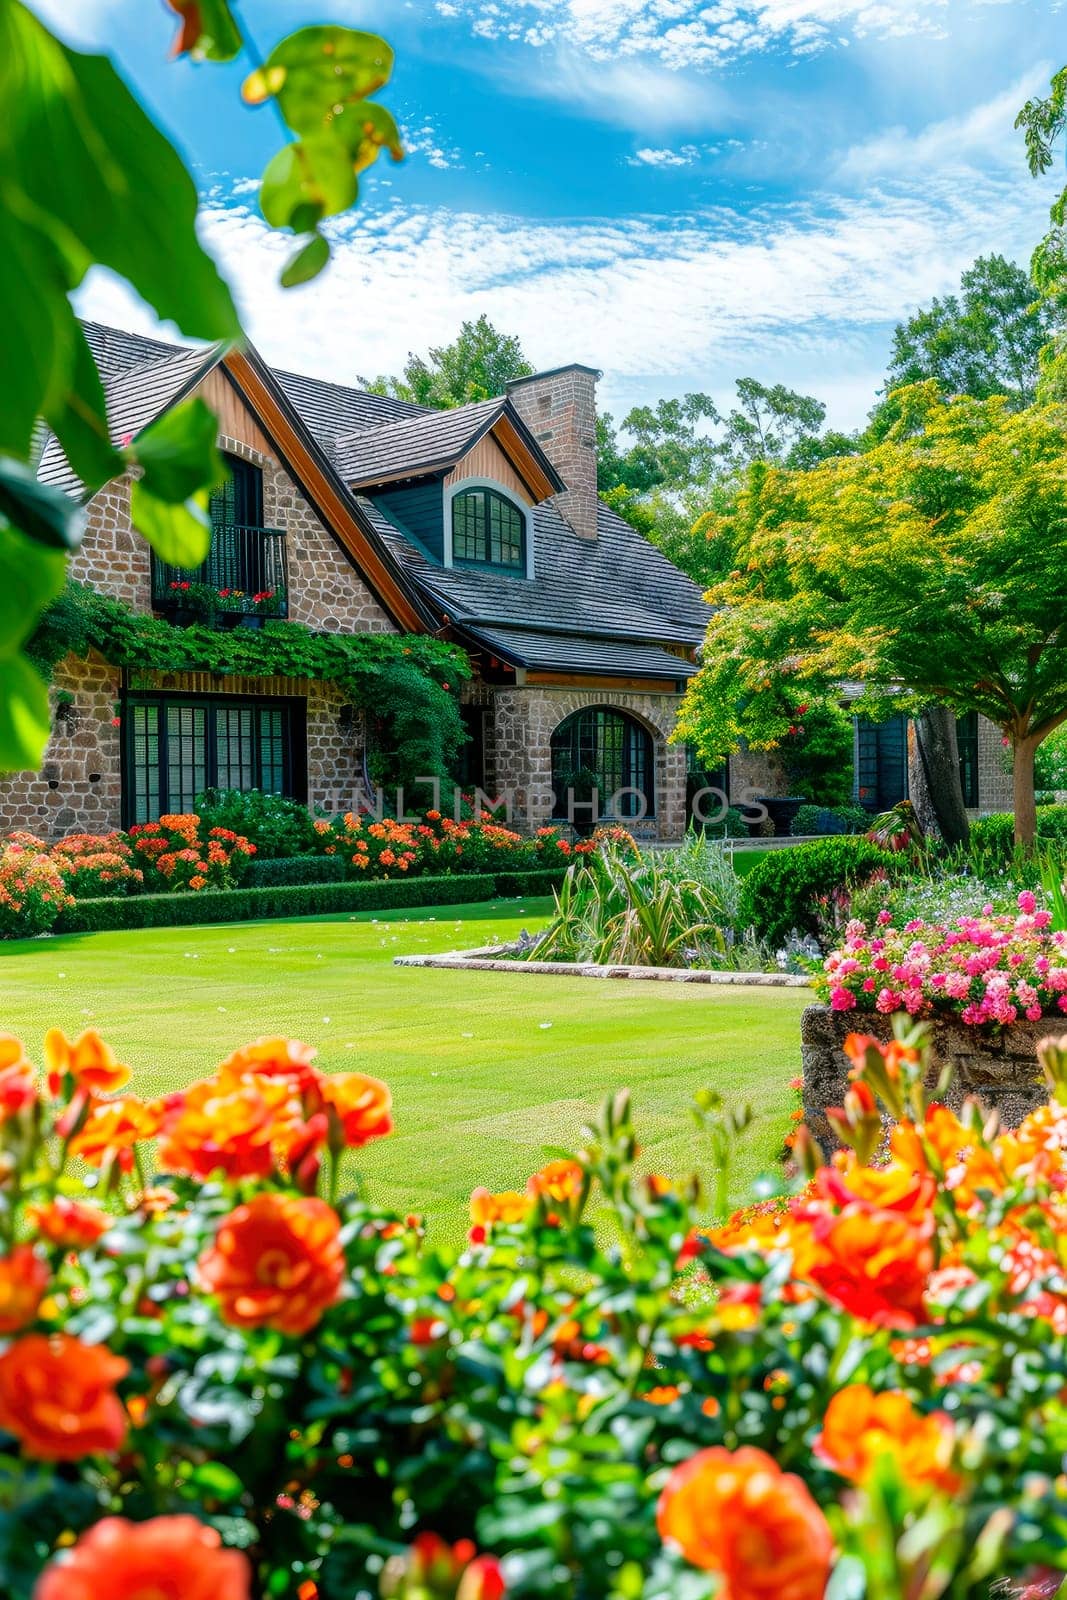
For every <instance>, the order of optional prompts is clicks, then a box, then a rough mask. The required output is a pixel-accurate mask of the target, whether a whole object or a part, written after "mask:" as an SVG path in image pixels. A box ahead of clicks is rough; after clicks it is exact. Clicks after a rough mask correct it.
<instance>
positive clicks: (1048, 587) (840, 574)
mask: <svg viewBox="0 0 1067 1600" xmlns="http://www.w3.org/2000/svg"><path fill="white" fill-rule="evenodd" d="M901 410H902V415H901V421H900V422H899V424H896V425H894V427H893V428H892V429H891V430H890V432H889V434H888V436H887V437H886V438H885V439H884V440H883V441H882V442H880V443H878V444H876V445H874V446H873V447H872V448H871V449H870V450H869V451H867V452H866V453H865V454H863V455H853V456H841V457H836V458H834V459H832V460H829V461H827V462H824V463H823V464H821V465H820V466H817V467H815V468H813V469H812V470H810V471H807V472H798V471H789V470H785V469H779V468H773V467H765V466H763V467H758V468H756V469H754V470H753V471H752V473H751V474H750V477H749V481H748V483H747V484H746V486H745V488H744V490H743V491H742V493H741V494H740V495H739V497H738V501H737V505H736V508H735V509H734V510H733V511H732V513H731V514H730V515H729V516H728V517H727V518H725V519H724V521H725V522H726V524H727V526H726V527H725V528H724V530H723V537H725V538H726V539H727V540H728V548H729V549H730V550H731V551H732V553H733V555H734V566H733V568H732V570H731V571H730V573H729V574H728V575H727V577H725V578H724V579H723V581H722V582H721V583H719V584H718V585H716V586H715V588H714V589H713V590H712V592H711V600H712V603H713V605H714V607H715V610H714V613H713V616H712V618H711V621H710V623H709V627H708V636H707V642H706V645H705V650H704V658H703V659H704V665H703V666H702V668H701V670H700V672H699V674H698V675H697V677H696V678H695V679H694V680H693V682H692V684H691V685H690V689H689V691H688V694H687V696H686V699H685V702H684V704H683V707H682V711H681V715H680V718H679V722H678V727H677V730H676V735H675V736H676V737H677V738H679V739H681V740H685V741H686V742H688V743H691V744H693V745H695V746H696V748H697V749H698V750H699V752H700V754H701V756H702V757H703V759H704V760H706V761H707V762H708V763H709V764H712V765H713V764H715V763H716V762H718V761H720V760H721V759H722V758H723V757H724V756H725V755H727V754H729V753H730V752H731V751H733V750H736V749H737V748H738V747H739V744H740V742H741V741H742V740H745V741H747V742H748V743H749V744H750V745H752V746H754V747H756V748H762V749H773V748H776V747H778V746H779V745H781V743H782V741H783V739H785V738H786V737H787V736H788V727H789V723H788V720H787V717H786V715H785V714H784V713H783V708H782V696H783V693H785V694H786V695H787V696H788V697H791V698H792V699H793V701H794V703H795V700H796V698H797V697H798V696H805V695H807V694H808V693H809V692H812V693H816V692H822V693H828V692H831V691H832V690H833V688H834V686H835V685H836V684H838V683H839V682H841V681H842V680H846V679H851V680H856V681H859V682H861V683H863V684H865V686H866V689H865V696H864V699H863V701H861V702H860V706H859V709H860V711H861V713H862V712H863V711H864V710H866V711H868V712H872V713H874V714H877V713H878V712H879V711H881V712H882V713H883V714H884V711H885V707H886V701H887V699H891V700H892V703H893V705H894V708H895V709H898V710H902V711H910V712H919V711H921V710H922V708H923V707H924V706H925V705H927V704H929V703H930V702H938V703H941V704H944V705H947V706H949V707H950V708H951V709H952V710H953V711H954V712H956V713H957V714H959V713H962V712H968V711H976V712H978V713H979V714H980V715H982V716H985V717H988V718H989V719H990V720H991V721H993V722H994V723H995V724H996V725H997V726H998V727H999V728H1001V730H1002V731H1003V733H1004V736H1005V737H1006V738H1007V739H1008V741H1009V743H1010V746H1011V749H1012V759H1013V771H1014V798H1015V830H1016V837H1017V839H1019V840H1020V842H1022V843H1024V844H1027V845H1030V844H1032V842H1033V839H1034V828H1035V813H1034V758H1035V753H1036V751H1037V749H1038V748H1039V747H1040V745H1041V744H1042V742H1043V741H1044V740H1045V739H1046V738H1047V737H1048V736H1049V734H1050V733H1052V732H1053V731H1054V730H1055V729H1056V728H1058V727H1059V726H1060V725H1061V724H1062V723H1064V722H1067V650H1065V648H1064V645H1065V643H1067V637H1065V629H1067V621H1065V619H1067V407H1064V406H1061V405H1049V406H1034V407H1030V408H1027V409H1024V410H1021V411H1013V409H1012V407H1011V406H1010V404H1009V403H1008V401H1007V400H1005V399H1004V398H992V399H987V400H974V399H970V398H958V399H954V400H946V399H944V397H943V396H941V395H940V394H939V392H938V388H937V385H936V384H935V383H933V382H928V383H925V384H919V385H916V386H915V387H913V388H911V389H907V390H905V391H903V394H902V396H901Z"/></svg>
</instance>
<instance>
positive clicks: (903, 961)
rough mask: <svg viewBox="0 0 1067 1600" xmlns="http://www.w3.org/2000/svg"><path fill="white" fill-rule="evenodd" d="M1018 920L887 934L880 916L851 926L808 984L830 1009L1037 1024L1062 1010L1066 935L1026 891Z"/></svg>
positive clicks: (921, 925)
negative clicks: (937, 1014)
mask: <svg viewBox="0 0 1067 1600" xmlns="http://www.w3.org/2000/svg"><path fill="white" fill-rule="evenodd" d="M1018 906H1019V911H1018V915H1017V916H1010V915H1008V916H1003V915H1000V916H997V915H994V913H993V908H992V906H984V907H983V909H982V911H981V913H980V914H979V915H978V916H971V917H960V918H959V919H958V921H957V922H955V923H954V924H953V925H952V926H951V927H949V926H946V925H944V924H942V923H928V922H924V921H922V920H921V919H916V920H915V921H914V922H908V923H906V924H905V926H904V927H903V928H895V927H894V926H893V924H892V919H891V917H890V914H889V912H888V911H881V912H879V914H878V917H877V919H876V921H875V926H874V927H873V929H871V930H868V928H867V925H866V924H865V923H863V922H859V921H853V922H850V923H849V924H848V926H847V928H846V929H845V942H844V944H843V945H842V946H841V947H840V949H838V950H833V951H831V953H830V954H829V955H828V956H827V957H826V960H825V962H824V963H823V970H822V972H821V973H820V974H819V975H818V977H817V978H816V979H815V987H816V990H817V991H818V993H819V994H820V997H821V998H823V999H825V1000H828V1001H829V1003H830V1005H831V1007H832V1008H833V1010H834V1011H881V1012H883V1013H889V1012H893V1011H906V1012H908V1014H909V1015H910V1016H913V1017H919V1016H929V1015H931V1014H932V1013H935V1012H950V1013H952V1014H954V1015H956V1016H958V1017H960V1018H961V1019H962V1020H963V1021H964V1022H967V1023H970V1024H971V1025H972V1026H974V1027H982V1026H984V1025H988V1024H1000V1025H1001V1026H1006V1025H1007V1024H1009V1023H1012V1022H1017V1021H1019V1020H1020V1019H1022V1018H1026V1019H1027V1020H1028V1021H1030V1022H1037V1021H1038V1020H1039V1019H1040V1018H1041V1017H1043V1016H1046V1015H1048V1014H1050V1013H1053V1012H1056V1011H1067V932H1059V931H1054V930H1053V929H1052V928H1051V927H1050V924H1051V921H1052V916H1051V913H1050V912H1048V911H1043V910H1039V909H1038V905H1037V900H1036V897H1035V896H1034V895H1033V894H1031V893H1030V892H1029V890H1024V891H1023V893H1022V894H1020V896H1019V900H1018Z"/></svg>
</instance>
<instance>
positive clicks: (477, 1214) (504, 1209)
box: [470, 1189, 532, 1228]
mask: <svg viewBox="0 0 1067 1600" xmlns="http://www.w3.org/2000/svg"><path fill="white" fill-rule="evenodd" d="M531 1203H532V1202H531V1200H530V1196H529V1195H528V1194H519V1192H518V1190H517V1189H503V1190H501V1192H500V1193H499V1194H492V1193H490V1191H489V1190H488V1189H473V1190H472V1191H471V1200H470V1207H471V1222H472V1223H473V1224H474V1226H475V1227H476V1228H488V1227H489V1226H491V1224H492V1223H494V1222H523V1221H524V1220H525V1218H526V1216H527V1214H528V1212H529V1210H530V1205H531Z"/></svg>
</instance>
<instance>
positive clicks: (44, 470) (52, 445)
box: [37, 330, 223, 494]
mask: <svg viewBox="0 0 1067 1600" xmlns="http://www.w3.org/2000/svg"><path fill="white" fill-rule="evenodd" d="M105 331H108V332H109V331H110V330H105ZM152 342H153V341H150V340H145V341H143V343H145V344H149V343H152ZM130 348H131V351H132V345H131V347H130ZM158 348H159V349H160V350H163V351H164V352H165V354H164V355H163V356H162V357H160V356H157V357H156V359H155V360H152V361H150V362H148V363H147V364H146V365H144V366H132V367H127V368H116V369H115V371H114V373H113V375H112V376H111V377H110V378H107V379H106V380H105V382H104V400H105V401H106V403H107V425H108V435H109V437H110V439H111V442H112V444H121V443H122V442H123V440H124V439H129V438H135V437H136V435H137V434H139V433H140V432H141V430H142V429H143V428H147V426H148V424H149V423H150V422H153V421H155V419H156V417H158V416H161V415H162V414H163V412H164V411H167V410H168V409H169V408H170V407H171V406H172V405H175V404H177V402H178V401H179V400H180V399H182V397H183V396H184V395H186V394H188V393H189V391H190V390H191V389H195V388H196V385H197V384H198V383H199V382H200V381H201V379H202V378H205V377H206V376H207V374H208V373H209V372H210V371H211V369H212V367H214V366H217V364H218V363H219V361H221V359H222V355H223V346H221V345H214V346H210V347H209V346H206V345H201V346H199V347H198V348H196V349H182V348H180V347H179V346H177V345H170V346H167V345H160V346H159V347H158ZM94 354H95V352H94ZM37 476H38V477H39V478H40V480H41V482H42V483H47V484H49V485H50V486H51V487H52V488H53V489H62V490H63V492H64V494H80V493H81V492H82V483H81V480H80V478H79V477H78V475H77V473H76V472H75V471H74V470H73V469H72V467H71V466H70V464H69V463H68V461H67V458H66V456H65V455H64V454H63V449H62V446H61V445H60V443H59V440H58V439H57V438H56V436H55V434H51V435H49V438H48V441H47V443H46V444H45V447H44V452H43V454H42V456H41V462H40V465H39V467H38V468H37Z"/></svg>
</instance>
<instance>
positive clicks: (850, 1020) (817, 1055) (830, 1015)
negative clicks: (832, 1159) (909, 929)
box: [800, 1005, 1062, 1148]
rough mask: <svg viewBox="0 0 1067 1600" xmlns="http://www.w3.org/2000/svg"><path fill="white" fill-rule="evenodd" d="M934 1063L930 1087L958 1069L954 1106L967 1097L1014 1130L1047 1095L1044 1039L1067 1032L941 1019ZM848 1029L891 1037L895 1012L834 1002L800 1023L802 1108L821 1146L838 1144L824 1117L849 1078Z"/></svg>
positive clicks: (1051, 1026) (1050, 1026) (810, 1011)
mask: <svg viewBox="0 0 1067 1600" xmlns="http://www.w3.org/2000/svg"><path fill="white" fill-rule="evenodd" d="M933 1027H934V1053H933V1065H932V1068H931V1072H930V1077H929V1079H928V1082H929V1085H930V1087H931V1088H932V1087H933V1086H934V1084H936V1082H937V1080H938V1078H939V1077H940V1075H941V1072H942V1070H943V1068H944V1067H945V1066H946V1065H951V1066H952V1067H953V1068H954V1069H955V1071H954V1075H953V1079H952V1083H951V1086H950V1088H949V1091H948V1094H947V1095H946V1096H945V1099H946V1100H947V1102H948V1104H949V1105H951V1106H952V1107H954V1108H955V1109H958V1108H959V1106H960V1104H961V1103H962V1101H963V1100H964V1099H965V1097H966V1096H967V1095H969V1094H974V1095H977V1096H978V1097H979V1098H980V1099H981V1101H982V1102H983V1104H984V1105H986V1106H988V1107H990V1109H994V1108H995V1109H996V1110H997V1111H999V1113H1000V1116H1001V1119H1002V1121H1003V1122H1004V1124H1005V1126H1007V1127H1010V1128H1014V1127H1016V1126H1017V1125H1018V1123H1020V1122H1021V1121H1022V1119H1023V1117H1025V1116H1026V1114H1027V1113H1028V1112H1030V1111H1033V1110H1034V1108H1035V1107H1036V1106H1039V1105H1042V1104H1043V1103H1044V1101H1045V1100H1046V1098H1047V1093H1046V1089H1045V1082H1044V1079H1043V1077H1042V1075H1041V1069H1040V1067H1039V1066H1038V1064H1037V1055H1036V1051H1037V1045H1038V1041H1039V1040H1041V1039H1045V1038H1047V1037H1048V1036H1049V1034H1055V1033H1057V1032H1059V1031H1062V1030H1061V1029H1060V1028H1058V1026H1057V1020H1056V1018H1054V1017H1046V1018H1044V1019H1043V1020H1042V1021H1041V1022H1016V1023H1014V1024H1013V1025H1012V1026H1011V1027H1010V1028H1005V1029H1003V1030H1001V1032H1000V1033H999V1034H995V1035H993V1034H988V1033H987V1032H986V1031H985V1030H982V1029H978V1028H970V1027H968V1026H967V1024H966V1023H963V1022H958V1021H957V1020H956V1019H955V1018H936V1019H934V1023H933ZM850 1033H869V1034H872V1035H873V1036H874V1037H875V1038H876V1039H882V1040H887V1039H891V1038H892V1037H893V1023H892V1019H891V1018H890V1017H883V1016H879V1015H878V1014H876V1013H867V1012H863V1013H857V1012H855V1011H850V1012H839V1011H831V1009H830V1007H829V1006H825V1005H817V1006H808V1008H807V1010H806V1011H805V1012H804V1014H803V1016H802V1018H801V1021H800V1042H801V1055H802V1058H803V1063H804V1113H805V1117H806V1119H807V1123H808V1127H809V1128H810V1129H811V1131H812V1133H813V1134H814V1135H815V1137H816V1138H817V1139H818V1140H819V1142H820V1143H821V1144H823V1145H824V1146H826V1147H827V1148H830V1147H831V1146H832V1145H833V1144H834V1143H835V1142H836V1141H835V1140H834V1137H833V1135H832V1133H831V1132H830V1125H829V1123H828V1122H827V1120H826V1109H827V1107H828V1106H839V1105H840V1104H841V1101H842V1099H843V1097H844V1093H845V1089H846V1087H847V1083H848V1073H849V1063H848V1061H847V1059H846V1057H845V1054H844V1051H843V1049H842V1045H843V1044H844V1041H845V1039H846V1037H847V1035H848V1034H850Z"/></svg>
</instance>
